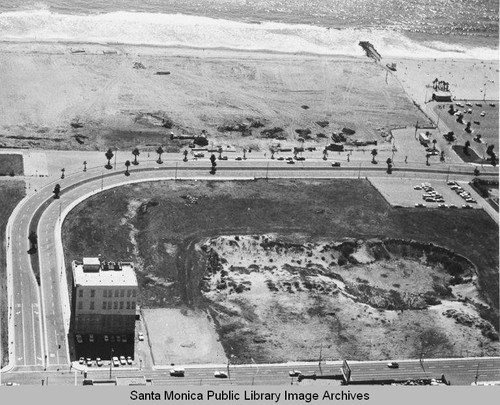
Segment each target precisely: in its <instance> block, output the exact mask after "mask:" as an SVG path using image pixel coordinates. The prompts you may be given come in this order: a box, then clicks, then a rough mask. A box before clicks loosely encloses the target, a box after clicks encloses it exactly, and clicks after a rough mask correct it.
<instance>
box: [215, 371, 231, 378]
mask: <svg viewBox="0 0 500 405" xmlns="http://www.w3.org/2000/svg"><path fill="white" fill-rule="evenodd" d="M214 377H215V378H227V377H228V375H227V373H226V372H224V371H216V372H215V373H214Z"/></svg>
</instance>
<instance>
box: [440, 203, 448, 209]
mask: <svg viewBox="0 0 500 405" xmlns="http://www.w3.org/2000/svg"><path fill="white" fill-rule="evenodd" d="M438 208H448V206H447V205H446V204H439V205H438Z"/></svg>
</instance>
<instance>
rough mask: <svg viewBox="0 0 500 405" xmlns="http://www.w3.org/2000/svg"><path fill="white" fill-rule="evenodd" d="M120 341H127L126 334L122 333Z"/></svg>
mask: <svg viewBox="0 0 500 405" xmlns="http://www.w3.org/2000/svg"><path fill="white" fill-rule="evenodd" d="M122 342H123V343H127V335H122Z"/></svg>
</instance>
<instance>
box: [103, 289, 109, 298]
mask: <svg viewBox="0 0 500 405" xmlns="http://www.w3.org/2000/svg"><path fill="white" fill-rule="evenodd" d="M102 297H103V298H108V290H102Z"/></svg>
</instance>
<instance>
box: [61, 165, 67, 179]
mask: <svg viewBox="0 0 500 405" xmlns="http://www.w3.org/2000/svg"><path fill="white" fill-rule="evenodd" d="M65 171H66V169H65V168H64V167H63V168H62V169H61V179H64V172H65Z"/></svg>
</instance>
